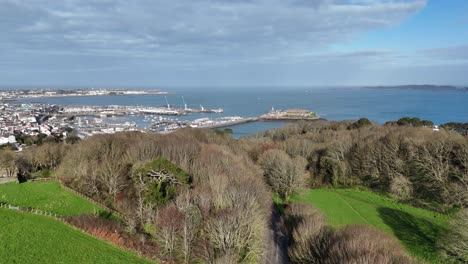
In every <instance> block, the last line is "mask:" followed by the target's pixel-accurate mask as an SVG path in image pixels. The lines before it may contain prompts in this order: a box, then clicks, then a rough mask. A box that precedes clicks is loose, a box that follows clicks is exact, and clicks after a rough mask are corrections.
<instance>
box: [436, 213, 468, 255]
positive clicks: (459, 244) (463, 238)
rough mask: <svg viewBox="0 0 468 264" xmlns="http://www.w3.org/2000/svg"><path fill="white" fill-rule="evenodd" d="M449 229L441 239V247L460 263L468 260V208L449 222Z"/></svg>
mask: <svg viewBox="0 0 468 264" xmlns="http://www.w3.org/2000/svg"><path fill="white" fill-rule="evenodd" d="M449 227H450V228H449V230H448V231H447V232H446V233H445V235H444V236H443V237H442V238H441V239H440V240H439V248H441V249H442V251H443V252H444V253H445V254H446V255H448V256H452V257H455V258H456V259H458V260H459V261H460V263H467V262H468V208H464V209H462V210H460V211H459V212H458V213H457V214H456V215H455V216H454V218H453V220H452V221H451V222H450V224H449Z"/></svg>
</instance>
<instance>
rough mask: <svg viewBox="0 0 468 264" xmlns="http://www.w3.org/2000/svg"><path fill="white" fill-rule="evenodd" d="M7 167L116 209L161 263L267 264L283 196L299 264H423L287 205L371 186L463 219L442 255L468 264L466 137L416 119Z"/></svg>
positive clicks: (64, 151)
mask: <svg viewBox="0 0 468 264" xmlns="http://www.w3.org/2000/svg"><path fill="white" fill-rule="evenodd" d="M406 121H408V120H406ZM413 121H414V120H413ZM421 123H424V124H429V123H427V122H426V121H424V122H421ZM72 143H73V144H72ZM0 162H1V166H2V167H3V169H5V170H6V171H7V172H8V174H9V175H14V174H17V175H18V177H19V178H20V180H21V181H23V180H27V179H29V178H32V177H51V176H54V177H58V178H61V179H62V180H63V181H64V182H66V184H68V185H69V186H70V187H72V188H74V189H75V190H77V191H79V192H81V193H83V194H85V195H87V196H89V197H91V198H93V199H95V200H97V201H99V202H101V203H103V204H105V205H107V206H109V207H111V208H114V209H115V210H117V211H118V212H120V213H121V214H122V215H123V217H124V219H123V224H121V227H122V228H123V229H125V232H126V233H127V234H128V236H129V237H132V238H134V239H136V240H138V243H136V242H135V243H134V245H133V248H136V250H141V251H144V255H146V256H149V257H154V258H158V259H165V260H170V261H174V262H184V263H193V262H197V261H199V262H200V261H201V262H207V263H238V262H247V263H257V262H261V261H262V260H263V259H264V258H268V251H269V244H270V243H271V241H269V240H271V237H270V236H269V233H270V228H271V221H272V220H271V219H272V215H273V214H274V213H275V210H276V209H275V207H274V205H273V201H272V197H273V195H277V196H278V197H279V198H280V199H281V200H282V201H283V202H284V204H285V208H286V210H285V211H284V213H283V215H282V216H281V219H280V221H281V226H282V232H283V234H284V239H285V240H286V241H287V243H286V244H287V246H286V247H287V252H288V256H289V259H290V260H291V262H293V263H362V262H366V261H368V262H370V263H377V262H378V263H413V262H415V260H414V259H412V258H411V257H410V256H408V255H407V253H406V252H405V250H404V249H403V248H402V247H401V245H400V244H399V243H398V241H397V240H395V239H394V238H393V237H391V236H390V235H388V234H386V233H383V232H380V231H377V230H374V229H372V228H370V227H367V226H350V227H347V228H343V229H338V230H335V229H333V228H330V227H328V225H327V223H326V220H325V218H324V217H323V215H321V213H320V212H319V211H318V210H317V209H315V208H312V207H310V206H308V205H307V206H306V205H303V204H290V205H288V198H289V197H290V196H291V195H292V194H295V193H297V192H298V191H300V190H301V189H302V188H318V187H335V188H344V187H360V186H361V187H362V186H364V187H367V188H370V189H372V190H374V191H377V192H381V193H385V194H388V195H390V196H392V197H395V198H398V199H399V200H400V201H402V202H404V203H410V204H412V205H415V206H418V207H424V208H428V209H431V210H436V211H440V212H443V213H447V214H453V215H454V219H455V220H454V224H453V225H454V228H453V229H452V230H455V231H453V232H448V233H447V234H446V236H445V237H444V238H441V241H443V243H441V245H440V248H441V251H443V252H444V253H445V254H446V255H447V256H450V257H451V258H452V259H453V260H454V261H457V260H458V261H460V262H463V261H467V260H468V256H467V252H468V245H467V244H466V243H464V244H463V243H457V241H468V230H467V229H468V228H467V226H466V223H467V222H468V220H467V219H468V215H467V213H466V210H467V209H466V207H467V205H468V138H467V137H466V136H465V135H463V134H461V133H457V132H453V131H450V130H449V129H441V130H440V131H433V130H432V129H431V128H427V127H425V126H424V125H422V126H415V125H412V124H411V120H410V121H409V123H408V122H406V123H401V122H400V123H399V122H390V123H387V124H386V125H384V126H379V125H375V124H372V123H370V122H369V121H368V120H366V119H361V120H359V121H356V122H327V121H318V122H303V123H296V124H291V125H289V126H287V127H284V128H281V129H275V130H271V131H267V132H264V133H259V134H257V135H255V136H251V137H247V138H242V139H233V138H232V137H231V135H230V134H229V131H213V130H199V129H182V130H179V131H176V132H174V133H171V134H168V135H159V134H144V133H137V132H132V133H117V134H114V135H99V136H93V137H90V138H88V139H86V140H82V141H77V140H74V141H73V142H68V143H60V142H59V143H56V142H45V143H42V144H40V145H37V146H33V147H29V148H27V149H25V150H24V151H23V153H22V154H20V155H17V156H16V155H15V153H14V152H12V151H9V150H2V151H1V152H0ZM73 221H75V222H80V225H86V223H83V221H78V220H76V219H75V220H73ZM87 221H89V222H91V223H92V222H93V221H94V220H93V219H88V220H87ZM96 221H101V222H99V224H100V225H105V224H103V223H102V220H95V223H96ZM456 221H458V224H457V222H456ZM85 222H86V221H85ZM460 223H462V224H460ZM463 223H464V224H465V225H463ZM136 244H137V246H135V245H136Z"/></svg>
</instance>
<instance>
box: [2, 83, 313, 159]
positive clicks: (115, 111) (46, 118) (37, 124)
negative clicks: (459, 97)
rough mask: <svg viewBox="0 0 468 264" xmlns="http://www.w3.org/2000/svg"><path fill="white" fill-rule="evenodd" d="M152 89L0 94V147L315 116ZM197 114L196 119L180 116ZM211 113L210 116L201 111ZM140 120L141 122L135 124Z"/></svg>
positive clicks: (34, 91) (44, 90) (39, 90)
mask: <svg viewBox="0 0 468 264" xmlns="http://www.w3.org/2000/svg"><path fill="white" fill-rule="evenodd" d="M145 94H158V95H162V96H164V99H165V101H166V105H163V106H125V105H55V104H46V103H30V102H28V103H26V102H24V101H23V100H22V99H30V98H44V97H65V96H112V95H116V96H118V95H145ZM165 94H167V92H163V91H158V90H148V91H147V90H125V89H81V90H73V89H32V90H4V91H1V92H0V146H3V147H5V146H10V147H11V148H13V149H15V150H18V151H21V150H22V148H23V147H24V146H27V145H31V144H35V143H38V142H42V141H43V140H55V141H61V140H66V141H73V140H79V139H84V138H86V137H89V136H92V135H96V134H112V133H116V132H123V131H141V132H144V133H148V132H156V133H170V132H172V131H175V130H177V129H181V128H188V127H191V128H223V127H228V126H233V125H238V124H243V123H249V122H255V121H275V120H280V121H285V120H286V121H287V120H314V119H318V118H319V117H318V115H317V114H316V113H314V112H311V111H309V110H303V109H290V110H275V109H274V108H272V110H271V111H270V112H269V113H267V114H264V115H261V116H259V117H241V116H223V115H222V116H216V115H217V114H222V113H223V112H224V110H223V109H222V108H213V109H210V108H205V107H203V106H202V105H200V106H199V108H190V107H188V106H187V104H186V102H185V99H184V97H183V96H182V101H183V105H182V106H181V107H176V106H173V105H171V104H170V103H169V102H168V100H167V98H166V96H165ZM191 114H203V115H202V116H200V117H198V118H185V116H187V115H191ZM210 114H213V115H215V116H214V117H208V116H207V115H210ZM137 120H140V121H141V122H136V121H137ZM142 124H144V125H142Z"/></svg>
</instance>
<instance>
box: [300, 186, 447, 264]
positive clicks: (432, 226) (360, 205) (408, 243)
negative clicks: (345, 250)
mask: <svg viewBox="0 0 468 264" xmlns="http://www.w3.org/2000/svg"><path fill="white" fill-rule="evenodd" d="M291 201H296V202H297V201H302V202H308V203H311V204H313V205H314V206H316V207H318V208H319V209H320V210H322V212H323V213H324V214H325V216H326V217H327V219H328V223H329V224H330V225H332V226H335V227H337V226H343V225H348V224H368V225H372V226H374V227H376V228H378V229H380V230H383V231H386V232H388V233H390V234H393V235H394V236H395V237H397V238H398V239H399V240H400V241H401V243H402V244H403V245H404V246H405V248H406V249H407V250H408V252H410V253H411V254H412V255H414V256H415V257H417V258H418V259H420V260H425V261H428V262H431V263H443V259H441V258H440V256H439V254H438V253H437V250H436V245H435V243H436V239H437V237H438V236H439V235H440V234H442V233H443V232H444V231H445V229H446V226H447V222H448V220H449V217H448V216H446V215H442V214H439V213H435V212H432V211H428V210H424V209H420V208H415V207H412V206H409V205H405V204H401V203H398V202H397V201H395V200H393V199H390V198H387V197H384V196H381V195H379V194H375V193H372V192H368V191H358V190H343V189H330V190H328V189H318V190H309V191H307V192H305V193H304V194H302V195H297V196H295V197H293V198H292V199H291Z"/></svg>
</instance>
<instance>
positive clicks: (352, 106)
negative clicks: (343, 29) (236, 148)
mask: <svg viewBox="0 0 468 264" xmlns="http://www.w3.org/2000/svg"><path fill="white" fill-rule="evenodd" d="M161 90H162V91H167V92H169V94H167V95H111V96H86V97H60V98H33V99H22V100H21V101H22V102H40V103H49V104H59V105H133V106H165V105H166V99H167V101H168V102H169V104H171V105H172V106H173V107H180V108H183V105H184V103H183V100H185V102H186V104H187V106H188V107H189V108H200V107H201V106H203V107H204V108H212V109H214V108H223V109H224V113H222V114H207V113H197V114H189V115H186V116H182V117H178V118H179V119H180V120H184V119H186V120H193V119H197V118H204V117H208V118H217V117H223V116H241V117H258V116H260V115H262V114H264V113H267V112H269V111H270V110H271V109H272V108H274V109H308V110H311V111H313V112H316V113H318V114H319V115H320V116H321V117H322V118H324V119H327V120H356V119H359V118H361V117H366V118H368V119H369V120H371V121H374V122H376V123H379V124H383V123H385V122H386V121H390V120H397V119H399V118H401V117H405V116H409V117H419V118H421V119H427V120H431V121H433V122H434V123H435V124H442V123H446V122H468V92H463V91H427V90H401V89H382V90H377V89H369V88H349V87H345V88H339V87H338V88H337V87H334V88H304V87H301V88H286V87H285V88H275V89H265V88H263V89H255V88H252V89H245V88H243V89H204V88H200V87H198V88H172V89H171V88H167V89H161ZM165 97H166V98H165ZM182 97H183V99H182ZM110 121H111V122H112V120H110ZM114 121H115V122H122V121H132V122H135V123H136V124H137V125H138V126H140V127H147V126H149V122H148V121H147V120H144V118H143V117H137V116H127V117H120V118H117V119H116V120H114ZM286 124H287V122H280V121H273V122H265V121H258V122H252V123H246V124H240V125H235V126H232V127H230V128H231V129H232V130H233V136H234V137H242V136H247V135H252V134H255V133H257V132H259V131H265V130H269V129H272V128H277V127H281V126H284V125H286Z"/></svg>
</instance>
